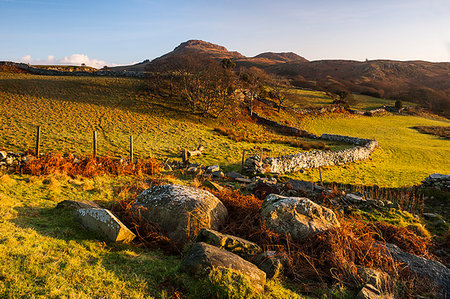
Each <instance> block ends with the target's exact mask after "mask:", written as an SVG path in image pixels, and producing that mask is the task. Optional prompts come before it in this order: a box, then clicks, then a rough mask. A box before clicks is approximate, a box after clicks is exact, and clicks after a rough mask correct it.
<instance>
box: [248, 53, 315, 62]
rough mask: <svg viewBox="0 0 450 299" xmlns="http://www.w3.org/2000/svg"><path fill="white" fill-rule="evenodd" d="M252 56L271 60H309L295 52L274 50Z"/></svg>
mask: <svg viewBox="0 0 450 299" xmlns="http://www.w3.org/2000/svg"><path fill="white" fill-rule="evenodd" d="M254 58H265V59H269V60H273V61H279V62H280V63H282V62H293V61H297V62H309V61H308V60H307V59H306V58H304V57H302V56H300V55H298V54H295V53H293V52H282V53H274V52H264V53H261V54H259V55H256V56H255V57H254Z"/></svg>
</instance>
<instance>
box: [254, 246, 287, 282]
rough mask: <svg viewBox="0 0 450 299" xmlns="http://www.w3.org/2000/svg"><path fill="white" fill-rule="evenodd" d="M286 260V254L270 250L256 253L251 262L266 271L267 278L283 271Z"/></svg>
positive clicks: (276, 275)
mask: <svg viewBox="0 0 450 299" xmlns="http://www.w3.org/2000/svg"><path fill="white" fill-rule="evenodd" d="M286 262H287V258H286V256H284V255H282V254H280V253H277V252H276V251H272V250H269V251H264V252H262V253H260V254H258V255H257V256H256V257H255V259H254V260H253V263H254V264H255V265H256V266H258V268H259V269H261V270H263V271H264V272H265V273H266V277H267V278H275V277H278V276H279V275H280V274H281V273H282V272H283V269H284V264H285V263H286Z"/></svg>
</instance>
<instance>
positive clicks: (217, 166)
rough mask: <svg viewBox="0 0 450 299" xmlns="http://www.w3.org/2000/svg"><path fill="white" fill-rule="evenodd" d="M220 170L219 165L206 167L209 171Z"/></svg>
mask: <svg viewBox="0 0 450 299" xmlns="http://www.w3.org/2000/svg"><path fill="white" fill-rule="evenodd" d="M219 170H220V167H219V165H211V166H208V167H207V168H206V172H207V173H213V172H215V171H219Z"/></svg>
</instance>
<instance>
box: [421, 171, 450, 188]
mask: <svg viewBox="0 0 450 299" xmlns="http://www.w3.org/2000/svg"><path fill="white" fill-rule="evenodd" d="M422 186H423V187H425V188H434V189H438V190H441V191H447V192H449V191H450V175H448V174H440V173H433V174H430V176H429V177H427V178H426V179H425V180H424V181H423V182H422Z"/></svg>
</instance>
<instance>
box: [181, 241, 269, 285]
mask: <svg viewBox="0 0 450 299" xmlns="http://www.w3.org/2000/svg"><path fill="white" fill-rule="evenodd" d="M213 269H218V270H221V269H229V270H232V271H234V272H237V273H239V274H242V275H244V276H245V277H247V278H248V279H249V280H250V283H251V284H252V286H253V287H254V288H255V289H256V290H259V291H263V290H264V284H265V282H266V273H264V272H263V271H261V270H260V269H258V267H256V266H255V265H254V264H252V263H250V262H247V261H246V260H244V259H243V258H241V257H239V256H237V255H235V254H233V253H231V252H228V251H226V250H223V249H220V248H218V247H215V246H212V245H209V244H206V243H203V242H199V243H195V244H194V245H193V246H192V248H191V249H190V250H189V252H188V253H187V255H186V257H185V258H184V260H183V262H182V264H181V268H180V270H181V271H183V272H186V273H189V274H191V275H199V276H203V275H208V274H209V273H210V272H211V271H212V270H213Z"/></svg>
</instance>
